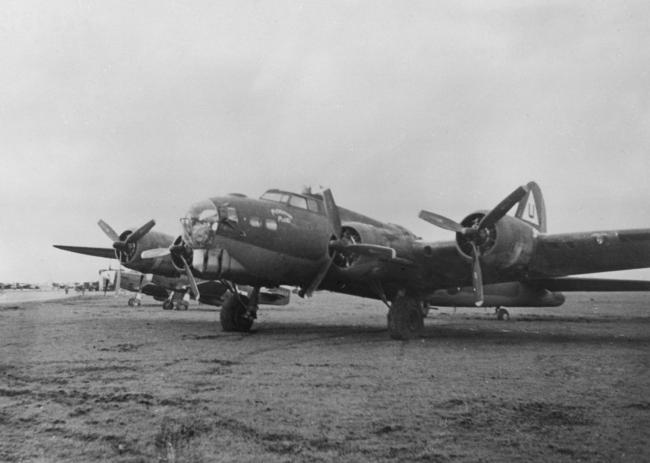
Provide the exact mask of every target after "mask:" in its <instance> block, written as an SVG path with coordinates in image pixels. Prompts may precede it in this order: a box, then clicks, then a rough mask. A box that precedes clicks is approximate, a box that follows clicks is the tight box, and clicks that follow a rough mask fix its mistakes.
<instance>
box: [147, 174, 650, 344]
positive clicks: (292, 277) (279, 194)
mask: <svg viewBox="0 0 650 463" xmlns="http://www.w3.org/2000/svg"><path fill="white" fill-rule="evenodd" d="M515 206H517V209H516V212H515V214H514V216H511V215H507V213H508V212H509V211H510V210H511V209H512V208H513V207H515ZM419 216H420V218H422V219H423V220H426V221H427V222H429V223H431V224H433V225H435V226H438V227H441V228H443V229H445V230H449V231H451V232H454V233H455V240H453V241H444V242H430V241H424V240H421V239H419V238H418V237H416V236H415V235H414V234H413V233H411V232H410V231H409V230H407V229H405V228H404V227H401V226H399V225H394V224H388V223H383V222H380V221H377V220H374V219H372V218H369V217H366V216H364V215H362V214H359V213H356V212H353V211H351V210H348V209H345V208H343V207H338V206H337V205H336V203H335V202H334V198H333V196H332V193H331V191H330V190H325V191H324V192H323V193H322V195H318V194H311V193H305V194H297V193H291V192H288V191H281V190H269V191H267V192H266V193H265V194H264V195H262V197H261V198H260V199H252V198H248V197H246V196H244V195H241V194H232V195H229V196H223V197H215V198H211V199H207V200H203V201H200V202H198V203H196V204H194V205H192V206H191V207H190V209H189V211H188V212H187V214H186V216H185V217H184V218H183V219H181V222H182V229H183V230H182V235H181V236H179V237H178V238H177V239H176V240H174V242H173V243H172V244H171V245H170V246H167V247H161V248H159V249H149V250H146V251H143V252H142V255H141V257H142V259H143V260H147V259H160V258H163V257H168V256H169V257H170V258H171V261H172V263H173V265H174V266H175V267H176V268H177V269H178V270H179V271H183V272H184V273H185V274H186V275H187V276H188V279H189V281H190V288H191V290H192V293H193V295H194V296H195V297H200V293H199V288H198V285H197V283H196V280H195V278H200V279H203V280H214V281H220V282H223V283H224V285H228V286H234V285H249V286H250V287H252V288H253V289H252V291H249V292H248V293H247V294H245V295H244V294H241V293H239V292H236V291H231V292H230V293H229V294H228V295H226V299H225V301H224V303H223V306H222V308H221V315H220V320H221V326H222V329H223V330H224V331H248V330H250V328H251V326H252V323H253V320H254V319H255V318H256V313H257V310H258V305H259V289H260V288H261V287H269V288H275V287H279V286H280V285H288V286H295V287H298V288H300V291H299V294H300V295H302V296H310V295H311V294H312V293H313V292H314V291H316V290H328V291H334V292H339V293H345V294H351V295H356V296H361V297H367V298H375V299H379V300H381V301H383V302H384V303H385V304H386V305H387V306H388V308H389V310H388V316H387V321H388V331H389V334H390V336H391V337H392V338H395V339H409V338H412V337H414V336H417V335H419V334H420V333H421V331H422V329H423V326H424V322H423V308H424V307H425V306H426V305H428V304H435V305H438V306H466V305H471V304H475V305H477V306H480V305H484V306H494V307H501V306H516V307H522V306H527V307H546V306H559V305H561V304H562V303H563V302H564V300H565V299H564V296H563V295H562V293H561V291H648V290H650V282H646V281H637V280H609V279H589V278H575V277H574V278H567V276H569V275H575V274H586V273H595V272H605V271H612V270H623V269H634V268H643V267H650V229H636V230H615V231H598V232H584V233H565V234H548V233H547V230H546V209H545V206H544V200H543V197H542V193H541V190H540V188H539V186H538V185H537V184H536V183H535V182H530V183H528V184H527V185H525V186H521V187H519V188H517V189H515V190H514V191H513V192H512V193H510V194H509V195H508V196H507V197H506V198H505V199H503V200H502V201H501V202H500V203H499V204H497V206H496V207H494V208H493V209H491V210H481V211H477V212H473V213H471V214H469V215H468V216H467V217H465V218H464V219H462V220H461V221H460V222H455V221H454V220H451V219H449V218H446V217H443V216H441V215H439V214H435V213H433V212H428V211H421V212H420V215H419ZM468 288H470V289H469V290H468ZM499 315H500V317H503V316H505V315H507V312H505V313H504V312H499Z"/></svg>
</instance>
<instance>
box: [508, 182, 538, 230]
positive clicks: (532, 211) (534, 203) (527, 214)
mask: <svg viewBox="0 0 650 463" xmlns="http://www.w3.org/2000/svg"><path fill="white" fill-rule="evenodd" d="M526 186H527V188H528V193H527V194H526V196H524V197H523V198H522V199H521V201H519V206H517V212H516V214H515V217H518V218H520V219H521V220H523V221H524V222H527V223H529V224H530V225H532V226H533V227H535V228H536V229H537V230H539V231H540V232H542V233H546V206H544V196H542V190H541V188H540V187H539V185H538V184H537V183H535V182H530V183H528V185H526Z"/></svg>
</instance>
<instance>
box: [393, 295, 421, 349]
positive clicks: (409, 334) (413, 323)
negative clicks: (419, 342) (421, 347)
mask: <svg viewBox="0 0 650 463" xmlns="http://www.w3.org/2000/svg"><path fill="white" fill-rule="evenodd" d="M387 320H388V333H389V334H390V337H391V338H393V339H402V340H407V339H413V338H415V337H417V336H420V335H421V334H422V330H423V329H424V314H423V312H422V301H420V300H419V299H416V298H414V297H409V296H407V295H405V294H404V292H402V291H400V292H398V293H397V295H396V296H395V298H394V299H393V303H392V304H391V305H390V308H389V310H388V317H387Z"/></svg>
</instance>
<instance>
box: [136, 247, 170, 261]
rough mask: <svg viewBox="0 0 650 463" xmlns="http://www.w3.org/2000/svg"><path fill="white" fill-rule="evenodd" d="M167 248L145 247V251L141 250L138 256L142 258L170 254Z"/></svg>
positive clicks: (153, 257)
mask: <svg viewBox="0 0 650 463" xmlns="http://www.w3.org/2000/svg"><path fill="white" fill-rule="evenodd" d="M170 253H171V252H170V250H169V248H155V249H147V250H146V251H142V252H141V253H140V257H141V258H142V259H155V258H157V257H165V256H168V255H169V254H170Z"/></svg>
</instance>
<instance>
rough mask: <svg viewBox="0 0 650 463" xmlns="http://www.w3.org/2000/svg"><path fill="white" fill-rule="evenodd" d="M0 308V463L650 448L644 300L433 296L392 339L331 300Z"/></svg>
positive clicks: (579, 456) (356, 304) (341, 301)
mask: <svg viewBox="0 0 650 463" xmlns="http://www.w3.org/2000/svg"><path fill="white" fill-rule="evenodd" d="M128 297H129V296H126V295H125V296H121V297H118V298H115V297H113V296H106V297H104V296H97V295H93V296H85V297H81V296H76V297H71V298H68V299H61V300H56V301H44V302H43V301H34V302H12V303H1V301H0V436H1V438H0V461H2V462H5V461H6V462H23V461H28V462H29V461H34V462H60V461H64V462H95V461H111V462H140V461H145V462H150V461H153V462H186V461H187V462H212V461H237V462H240V461H245V462H246V461H250V462H259V461H264V462H289V461H291V462H293V461H324V462H340V461H348V462H358V461H395V462H398V461H399V462H402V461H433V462H447V461H450V462H451V461H453V462H456V461H460V462H464V461H467V462H476V461H495V462H496V461H498V462H502V461H554V462H558V461H559V462H562V461H567V462H569V461H571V462H573V461H589V462H598V461H602V462H611V461H630V462H638V461H648V459H650V440H649V439H648V430H650V295H648V294H644V293H628V294H614V293H612V294H574V295H571V294H569V295H568V297H567V303H566V304H565V305H564V306H563V307H560V308H553V309H517V308H512V309H510V314H511V320H510V321H507V322H503V321H497V320H496V319H495V317H494V316H493V314H492V311H491V310H489V311H488V310H484V309H458V310H453V309H441V310H439V311H431V312H430V314H429V317H427V319H426V320H425V326H426V328H425V332H424V336H423V337H422V338H421V339H418V340H414V341H410V342H397V341H392V340H390V339H389V338H388V334H387V331H386V328H385V324H386V308H385V307H384V306H383V305H382V304H381V303H379V302H376V301H370V300H364V299H359V298H353V297H347V296H341V295H336V294H329V293H322V294H321V293H319V294H317V295H316V296H315V297H314V298H312V299H309V300H301V299H298V298H295V299H294V300H292V302H291V303H290V304H289V305H288V306H284V307H262V309H261V310H260V312H259V319H258V321H257V323H256V324H255V325H254V331H253V332H252V333H250V334H238V333H223V332H221V331H220V328H219V325H218V309H217V310H215V309H214V308H213V307H210V306H203V305H200V306H191V308H190V310H189V311H186V312H177V311H163V310H162V309H161V308H160V305H159V303H156V302H154V301H153V300H152V299H150V298H145V303H144V305H143V306H142V307H139V308H131V307H128V306H127V304H126V302H127V299H128Z"/></svg>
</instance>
